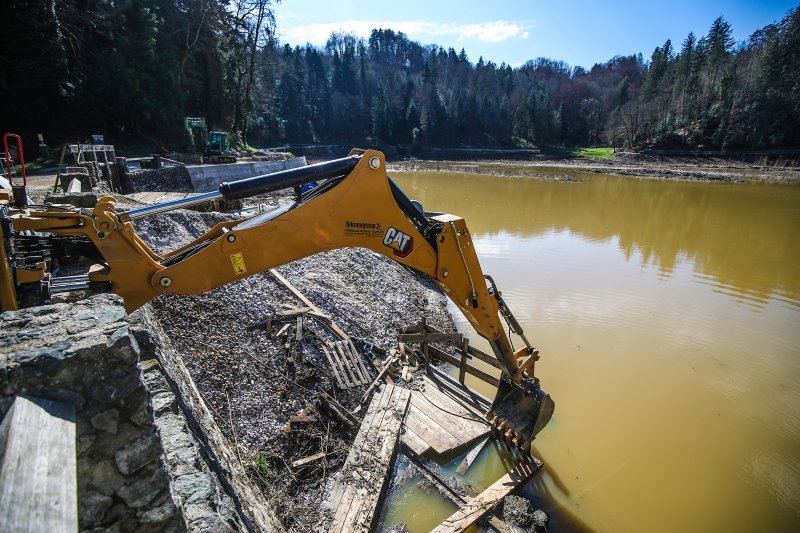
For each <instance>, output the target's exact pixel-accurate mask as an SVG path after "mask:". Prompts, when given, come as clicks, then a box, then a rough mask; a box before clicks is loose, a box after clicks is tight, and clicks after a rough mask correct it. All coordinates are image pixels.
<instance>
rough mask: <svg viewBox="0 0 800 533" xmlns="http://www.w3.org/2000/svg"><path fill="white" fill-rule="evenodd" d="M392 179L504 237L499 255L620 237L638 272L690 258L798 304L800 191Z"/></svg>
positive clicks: (595, 180) (729, 281)
mask: <svg viewBox="0 0 800 533" xmlns="http://www.w3.org/2000/svg"><path fill="white" fill-rule="evenodd" d="M393 177H394V178H395V179H397V180H398V181H399V183H400V185H401V187H402V188H403V189H404V191H405V192H406V193H407V194H408V195H409V196H410V197H424V199H425V208H426V209H429V210H437V211H447V212H451V213H458V214H459V215H463V216H464V218H465V219H467V221H468V223H469V225H470V228H471V231H472V232H473V234H491V235H492V236H493V237H499V238H497V239H495V238H493V239H491V244H488V245H486V246H494V247H497V248H496V250H497V253H498V255H499V254H503V255H505V254H507V253H508V251H509V250H508V248H507V247H508V246H509V243H508V242H504V241H505V239H503V235H504V234H511V235H513V236H515V237H533V236H537V235H541V234H543V233H546V232H560V231H565V230H566V231H569V232H570V233H572V234H577V235H581V236H583V237H584V238H585V239H586V240H588V241H593V242H598V243H604V242H608V241H609V240H611V239H616V240H617V241H616V242H617V243H618V246H619V247H620V249H621V250H622V251H623V252H624V254H625V257H626V258H627V259H629V260H630V259H631V258H632V257H634V256H637V257H638V258H639V259H638V260H639V261H640V262H641V265H640V266H643V267H644V266H648V265H652V266H656V267H658V268H659V269H660V270H661V272H662V273H664V274H669V273H670V272H672V270H673V269H674V268H675V266H676V265H677V264H678V263H680V262H681V261H683V260H688V261H691V262H693V263H694V264H695V266H696V267H697V270H698V271H699V272H703V273H705V274H706V275H707V276H710V277H711V278H712V279H713V280H715V281H716V282H717V283H719V284H720V286H721V287H728V288H732V289H734V291H736V294H737V296H741V297H742V298H745V299H746V298H748V297H750V296H752V295H755V296H757V297H760V298H762V299H763V298H768V297H771V296H772V295H773V294H776V293H777V294H780V295H781V297H782V298H784V299H785V300H786V301H791V302H795V304H796V302H797V300H798V299H800V269H798V268H797V267H796V265H798V264H800V245H799V244H798V243H799V242H800V210H798V209H797V206H798V205H799V204H800V188H798V187H796V186H790V185H742V184H728V183H689V182H681V181H660V180H644V179H635V178H622V177H616V176H603V175H595V174H576V177H577V178H578V179H581V180H582V181H581V182H580V183H563V182H553V181H544V180H537V179H524V178H517V179H514V178H505V177H497V176H486V175H469V174H454V173H444V172H442V173H430V172H429V173H414V174H408V173H402V172H399V173H398V172H395V173H393ZM454 191H459V192H458V194H454ZM486 251H489V252H490V250H486ZM506 257H508V256H507V255H506ZM743 288H746V289H747V291H748V292H746V293H742V292H741V291H742V289H743ZM754 303H758V302H754Z"/></svg>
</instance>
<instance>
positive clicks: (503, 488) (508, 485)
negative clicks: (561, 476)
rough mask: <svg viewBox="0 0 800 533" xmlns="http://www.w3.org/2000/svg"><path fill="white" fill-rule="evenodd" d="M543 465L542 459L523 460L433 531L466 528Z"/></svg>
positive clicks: (457, 530) (438, 532)
mask: <svg viewBox="0 0 800 533" xmlns="http://www.w3.org/2000/svg"><path fill="white" fill-rule="evenodd" d="M541 467H542V463H541V461H539V460H538V459H535V458H534V459H533V460H532V462H522V463H520V464H518V465H517V466H515V467H514V469H513V470H512V471H511V472H509V473H508V474H506V475H505V476H503V477H501V478H500V479H498V480H497V481H496V482H494V484H492V485H491V486H490V487H489V488H487V489H486V490H484V491H483V492H481V493H480V494H478V495H477V496H476V497H475V498H473V499H472V500H470V501H469V502H468V503H466V504H465V505H464V506H462V507H461V509H459V510H458V511H456V512H455V513H453V514H452V515H450V516H449V517H448V518H447V519H446V520H445V521H444V522H442V523H441V524H439V526H438V527H436V529H434V530H433V531H434V532H435V533H451V532H452V533H456V532H461V531H464V530H466V529H467V528H468V527H470V526H471V525H472V524H474V523H475V522H477V521H478V520H480V519H481V518H483V517H484V516H486V515H487V514H489V513H490V512H492V510H493V509H494V508H495V506H497V504H498V503H500V501H501V500H502V499H503V498H505V497H506V496H508V495H509V494H510V493H511V492H512V491H513V490H514V489H516V488H517V487H519V486H520V485H522V484H523V483H525V482H526V481H528V480H529V479H530V478H532V477H533V475H534V474H535V473H536V472H538V471H539V469H540V468H541Z"/></svg>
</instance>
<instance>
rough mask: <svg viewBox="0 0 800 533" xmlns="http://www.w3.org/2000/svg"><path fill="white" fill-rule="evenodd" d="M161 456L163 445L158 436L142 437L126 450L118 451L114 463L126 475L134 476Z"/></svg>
mask: <svg viewBox="0 0 800 533" xmlns="http://www.w3.org/2000/svg"><path fill="white" fill-rule="evenodd" d="M159 455H161V445H160V442H159V440H158V436H157V435H150V436H148V437H141V438H138V439H136V440H135V441H133V442H131V443H130V444H128V445H127V446H125V447H124V448H121V449H119V450H117V453H115V454H114V461H115V462H116V463H117V468H119V471H120V472H122V473H123V474H125V475H129V474H132V473H134V472H136V471H137V470H139V469H140V468H142V467H143V466H145V465H146V464H148V463H151V462H153V461H155V460H156V459H157V458H158V457H159Z"/></svg>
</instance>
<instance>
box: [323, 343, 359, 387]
mask: <svg viewBox="0 0 800 533" xmlns="http://www.w3.org/2000/svg"><path fill="white" fill-rule="evenodd" d="M335 344H336V343H332V344H328V345H327V348H328V352H329V353H330V355H331V358H332V359H333V361H334V364H335V365H336V368H338V369H339V373H340V375H341V377H342V381H343V382H344V385H345V388H347V389H349V388H351V387H353V386H354V383H353V378H352V375H351V374H350V373H349V372H348V371H347V368H346V365H343V364H342V360H341V355H339V352H338V350H336V346H335Z"/></svg>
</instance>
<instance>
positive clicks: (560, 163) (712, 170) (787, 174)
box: [387, 153, 800, 184]
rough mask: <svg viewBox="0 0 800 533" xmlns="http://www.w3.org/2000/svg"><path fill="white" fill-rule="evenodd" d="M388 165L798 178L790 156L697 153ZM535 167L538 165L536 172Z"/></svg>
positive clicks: (546, 175)
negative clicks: (759, 158) (770, 159)
mask: <svg viewBox="0 0 800 533" xmlns="http://www.w3.org/2000/svg"><path fill="white" fill-rule="evenodd" d="M387 167H388V169H389V170H390V171H392V170H394V171H406V172H409V171H410V172H413V171H431V172H468V173H473V174H488V175H495V176H508V177H524V178H540V179H555V180H558V181H576V180H575V179H574V177H571V176H569V175H558V173H557V172H553V171H554V170H555V171H558V170H563V171H567V172H569V173H577V172H579V173H597V174H612V175H619V176H635V177H643V178H654V179H682V180H692V181H724V182H730V183H790V184H800V166H798V165H797V164H796V162H794V161H781V160H778V161H776V162H774V163H767V162H745V161H733V160H730V159H723V158H702V159H701V158H697V157H674V156H655V155H652V156H651V155H640V154H624V155H623V154H621V153H618V154H615V157H614V158H612V159H599V158H591V157H581V156H578V157H570V158H563V157H553V156H538V157H536V158H535V159H530V160H519V159H469V160H432V159H406V160H401V161H394V162H390V163H388V164H387ZM537 170H539V171H541V172H539V173H537Z"/></svg>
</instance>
